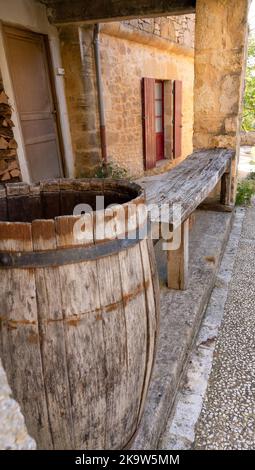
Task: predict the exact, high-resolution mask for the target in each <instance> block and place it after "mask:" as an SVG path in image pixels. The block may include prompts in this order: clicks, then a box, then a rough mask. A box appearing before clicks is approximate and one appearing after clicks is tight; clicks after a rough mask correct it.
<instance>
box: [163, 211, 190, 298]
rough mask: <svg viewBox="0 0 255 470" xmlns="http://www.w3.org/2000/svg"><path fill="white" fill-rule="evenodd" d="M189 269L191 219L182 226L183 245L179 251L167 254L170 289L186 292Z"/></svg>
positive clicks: (170, 251)
mask: <svg viewBox="0 0 255 470" xmlns="http://www.w3.org/2000/svg"><path fill="white" fill-rule="evenodd" d="M188 267H189V219H187V220H185V222H183V223H182V226H181V244H180V247H179V248H178V250H169V251H168V252H167V285H168V287H169V289H177V290H185V289H186V288H187V284H188Z"/></svg>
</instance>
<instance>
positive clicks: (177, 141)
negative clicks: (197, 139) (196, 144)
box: [173, 80, 182, 158]
mask: <svg viewBox="0 0 255 470" xmlns="http://www.w3.org/2000/svg"><path fill="white" fill-rule="evenodd" d="M173 114H174V119H173V121H174V122H173V128H174V129H173V137H174V139H173V140H174V142H173V144H174V145H173V154H174V155H173V156H174V158H178V157H180V156H181V154H182V82H181V81H180V80H175V81H174V113H173Z"/></svg>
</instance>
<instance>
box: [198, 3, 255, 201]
mask: <svg viewBox="0 0 255 470" xmlns="http://www.w3.org/2000/svg"><path fill="white" fill-rule="evenodd" d="M249 3H250V1H249V0H197V2H196V34H195V85H194V139H193V144H194V148H195V149H198V148H203V147H207V148H212V147H228V148H236V149H237V152H236V155H237V158H236V161H235V162H233V181H232V200H234V194H235V186H236V163H237V161H238V156H239V133H240V118H241V111H242V98H243V89H244V73H245V60H246V49H247V33H248V24H247V16H248V7H249Z"/></svg>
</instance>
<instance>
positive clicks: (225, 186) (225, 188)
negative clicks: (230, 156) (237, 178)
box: [220, 164, 232, 206]
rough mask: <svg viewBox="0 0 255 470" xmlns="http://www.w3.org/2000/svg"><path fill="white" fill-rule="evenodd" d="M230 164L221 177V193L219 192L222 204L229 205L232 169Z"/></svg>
mask: <svg viewBox="0 0 255 470" xmlns="http://www.w3.org/2000/svg"><path fill="white" fill-rule="evenodd" d="M231 166H232V165H231V164H230V165H229V169H228V171H226V173H224V175H223V176H222V178H221V193H220V202H221V204H224V206H230V205H231V184H232V171H231Z"/></svg>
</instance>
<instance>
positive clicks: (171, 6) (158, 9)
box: [41, 0, 196, 23]
mask: <svg viewBox="0 0 255 470" xmlns="http://www.w3.org/2000/svg"><path fill="white" fill-rule="evenodd" d="M41 1H42V2H43V3H45V4H46V5H48V6H49V7H50V16H51V20H53V22H55V23H70V22H74V21H82V22H86V21H87V22H90V23H96V22H102V21H107V20H108V21H109V20H112V21H114V20H115V21H116V20H119V19H121V18H123V19H124V18H144V17H153V16H154V17H157V16H166V15H184V14H188V13H194V12H195V5H196V0H161V1H160V2H155V0H143V1H142V2H140V1H137V0H128V1H127V0H108V1H107V2H105V1H104V0H94V1H93V2H84V0H73V1H72V2H70V1H69V0H41Z"/></svg>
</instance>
